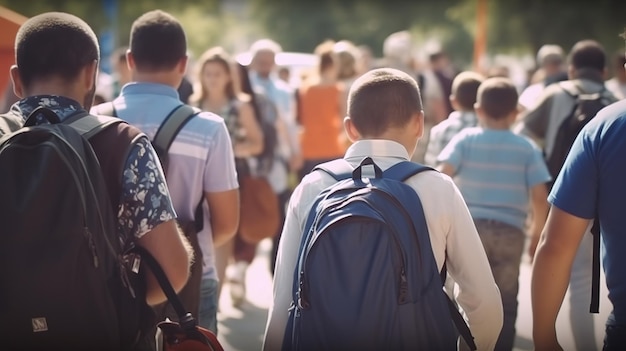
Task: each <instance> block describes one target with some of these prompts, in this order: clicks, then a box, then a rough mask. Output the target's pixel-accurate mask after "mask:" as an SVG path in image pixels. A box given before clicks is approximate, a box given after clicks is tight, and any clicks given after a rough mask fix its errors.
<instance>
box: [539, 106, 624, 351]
mask: <svg viewBox="0 0 626 351" xmlns="http://www.w3.org/2000/svg"><path fill="white" fill-rule="evenodd" d="M624 135H626V101H620V102H617V103H614V104H612V105H610V106H608V107H606V108H605V109H603V110H602V111H600V112H599V113H598V114H597V116H596V117H595V118H594V119H593V120H592V121H591V122H590V123H589V124H588V125H587V126H585V128H584V129H583V130H582V131H581V132H580V134H579V135H578V137H577V138H576V141H575V142H574V145H573V146H572V149H571V150H570V153H569V155H568V157H567V160H566V161H565V165H564V166H563V168H562V170H561V172H560V174H559V176H558V178H557V180H556V183H555V184H554V187H553V189H552V192H551V193H550V196H549V198H548V200H549V201H550V202H551V203H552V209H551V210H550V214H549V215H548V219H547V222H546V226H545V228H544V230H543V233H542V237H541V241H540V243H539V246H538V249H537V254H536V256H535V264H534V266H533V273H532V306H533V339H534V342H535V349H536V350H559V349H561V347H560V345H559V344H558V341H557V337H556V329H555V322H556V318H557V315H558V312H559V309H560V306H561V303H562V301H563V297H564V295H565V291H566V290H567V285H568V282H569V277H570V271H571V268H572V262H573V260H574V256H575V254H576V251H577V249H578V246H579V245H580V242H581V240H582V238H583V236H584V234H585V233H586V229H587V227H588V226H589V224H590V222H591V220H592V219H594V218H596V217H597V218H598V219H599V220H600V231H601V238H602V244H603V247H604V250H603V266H604V273H605V275H606V283H607V288H608V291H609V300H610V301H611V303H612V304H613V311H612V312H611V314H610V315H609V318H608V320H607V322H606V338H605V340H604V350H621V349H623V347H624V345H626V274H624V267H626V256H625V255H624V251H625V250H626V236H624V235H623V234H624V228H625V227H626V216H624V204H623V201H624V199H625V198H626V182H625V181H624V179H626V163H625V162H624V154H625V153H626V138H624Z"/></svg>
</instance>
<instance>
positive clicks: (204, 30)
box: [0, 0, 626, 66]
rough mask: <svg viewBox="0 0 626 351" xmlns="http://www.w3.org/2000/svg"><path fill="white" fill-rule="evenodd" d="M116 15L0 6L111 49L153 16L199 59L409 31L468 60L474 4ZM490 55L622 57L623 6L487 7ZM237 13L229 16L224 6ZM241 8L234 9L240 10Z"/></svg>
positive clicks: (80, 6)
mask: <svg viewBox="0 0 626 351" xmlns="http://www.w3.org/2000/svg"><path fill="white" fill-rule="evenodd" d="M117 1H118V16H117V18H116V19H114V20H111V19H107V18H106V15H105V13H104V11H103V1H102V0H0V5H2V6H6V7H8V8H10V9H12V10H14V11H16V12H19V13H21V14H23V15H25V16H33V15H36V14H38V13H41V12H45V11H53V10H54V11H65V12H70V13H73V14H75V15H77V16H79V17H81V18H83V19H85V20H86V21H87V22H88V23H89V24H90V25H91V26H92V27H93V28H94V30H95V31H96V33H102V32H103V31H104V30H106V29H107V28H110V29H113V30H114V38H115V44H116V45H117V46H120V45H125V44H127V43H128V34H129V32H130V27H131V24H132V22H133V20H134V19H135V18H137V17H138V16H140V15H141V14H142V13H144V12H146V11H148V10H152V9H156V8H161V9H163V10H166V11H168V12H170V13H172V14H173V15H175V16H176V17H177V18H179V19H180V21H181V23H182V24H183V26H184V28H185V30H186V32H187V37H188V45H189V48H190V51H192V53H193V54H194V55H195V56H198V55H200V54H201V53H202V52H203V51H204V50H206V49H208V48H209V47H211V46H215V45H221V46H224V47H225V48H226V50H228V51H229V52H232V53H237V52H240V51H244V50H246V49H247V48H248V46H249V45H250V43H252V42H253V41H254V40H256V39H259V38H262V37H270V38H273V39H275V40H276V41H277V42H279V43H280V44H281V45H282V46H283V48H284V49H285V50H288V51H303V52H312V51H313V49H314V48H315V46H316V45H317V44H319V43H321V42H322V41H324V40H326V39H334V40H341V39H348V40H351V41H353V42H355V43H356V44H359V45H368V46H369V47H370V48H371V49H372V50H373V52H374V54H376V55H380V54H381V53H382V44H383V41H384V39H385V38H386V37H387V36H388V35H389V34H391V33H393V32H396V31H400V30H410V31H411V33H412V34H413V37H414V38H415V44H416V45H417V47H423V46H424V45H425V44H426V43H428V42H430V41H432V40H435V41H438V42H440V43H441V44H442V45H443V46H444V48H445V49H446V50H447V51H448V52H449V53H450V54H451V56H452V57H453V58H454V57H456V58H459V59H457V63H458V64H459V66H464V65H469V64H470V63H471V59H472V51H473V41H474V34H475V27H476V4H477V1H478V0H436V1H435V0H386V1H381V0H315V1H313V0H176V1H172V0H117ZM487 3H488V10H489V21H488V44H487V48H488V50H489V53H490V54H496V53H515V54H530V55H534V53H535V52H536V50H537V49H538V48H539V47H540V46H541V45H543V44H544V43H555V44H559V45H561V46H562V47H563V48H564V49H565V50H568V49H569V48H570V47H571V46H572V45H573V44H574V43H575V42H576V41H578V40H580V39H596V40H598V41H600V42H601V43H602V44H603V45H605V47H606V48H607V52H609V53H612V52H614V51H616V50H618V49H623V45H624V43H623V41H622V40H621V39H620V38H619V36H618V35H619V33H621V32H622V31H623V30H624V28H626V17H624V14H626V1H624V0H593V1H588V0H487ZM233 6H234V7H237V9H235V10H232V8H231V11H228V8H229V7H233ZM242 8H243V9H246V8H247V11H243V12H242V10H241V9H242Z"/></svg>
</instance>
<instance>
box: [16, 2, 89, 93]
mask: <svg viewBox="0 0 626 351" xmlns="http://www.w3.org/2000/svg"><path fill="white" fill-rule="evenodd" d="M99 58H100V49H99V47H98V39H97V37H96V35H95V34H94V32H93V30H92V29H91V28H90V27H89V25H88V24H87V23H85V22H84V21H83V20H81V19H80V18H78V17H76V16H74V15H70V14H68V13H62V12H48V13H44V14H41V15H37V16H35V17H32V18H31V19H29V20H27V21H26V22H25V23H24V24H23V25H22V26H21V27H20V29H19V31H18V32H17V35H16V36H15V62H16V64H17V68H18V72H19V74H20V77H21V80H22V84H24V86H25V87H27V88H28V87H29V86H30V85H31V83H32V82H33V81H35V80H38V79H45V78H48V77H51V76H57V77H60V78H62V79H63V80H65V81H68V82H70V81H73V80H74V79H76V77H77V76H78V74H79V72H80V70H81V69H83V68H84V67H85V66H87V65H88V64H91V63H92V62H93V61H94V60H96V61H97V60H99Z"/></svg>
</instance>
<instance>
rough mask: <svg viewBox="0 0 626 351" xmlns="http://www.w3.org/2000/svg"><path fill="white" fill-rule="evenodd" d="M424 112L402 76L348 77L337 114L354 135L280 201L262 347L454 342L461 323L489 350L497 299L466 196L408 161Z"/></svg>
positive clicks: (498, 312)
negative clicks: (341, 153)
mask: <svg viewBox="0 0 626 351" xmlns="http://www.w3.org/2000/svg"><path fill="white" fill-rule="evenodd" d="M423 118H424V117H423V111H422V105H421V97H420V93H419V88H418V86H417V83H416V82H415V80H414V79H413V78H411V77H410V76H408V75H407V74H405V73H402V72H400V71H398V70H394V69H377V70H372V71H370V72H368V73H366V74H364V75H363V76H362V77H360V78H359V79H358V80H357V81H355V83H354V84H353V86H352V88H351V90H350V94H349V98H348V117H346V118H345V120H344V127H345V129H346V132H347V134H348V136H349V138H350V139H351V140H352V141H353V142H354V143H353V145H352V146H351V147H350V148H349V149H348V151H347V152H346V155H345V157H344V158H343V159H338V160H335V161H331V162H329V163H325V164H322V165H319V166H318V167H317V168H316V169H315V170H314V171H312V172H311V173H310V174H308V175H307V176H306V177H304V179H303V180H302V182H301V183H300V185H298V187H297V188H296V189H295V191H294V193H293V195H292V197H291V200H290V202H289V207H288V210H287V217H286V222H285V225H284V228H283V233H282V236H281V241H280V245H279V249H278V257H277V262H276V267H275V276H274V286H273V288H274V294H273V304H272V306H271V308H270V311H269V318H268V324H267V329H266V333H265V340H264V350H280V349H285V350H291V349H294V350H295V349H298V350H303V349H307V350H308V349H326V350H335V349H336V350H340V349H359V348H360V349H389V350H409V349H410V350H414V349H424V350H454V349H457V336H458V335H459V333H460V334H461V335H462V336H463V337H464V338H466V342H467V344H468V345H470V347H471V346H473V345H472V344H474V343H475V347H476V348H477V349H478V350H491V349H493V348H494V346H495V343H496V340H497V338H498V335H499V333H500V329H501V326H502V305H501V302H500V295H499V291H498V288H497V286H496V285H495V282H494V279H493V276H492V274H491V271H490V269H489V263H488V261H487V257H486V255H485V251H484V249H483V247H482V244H481V242H480V238H479V237H478V234H477V232H476V229H475V227H474V224H473V222H472V218H471V216H470V214H469V211H468V209H467V206H466V205H465V202H464V201H463V198H462V196H461V194H460V192H459V190H458V189H457V188H456V186H455V185H454V183H453V182H452V180H451V179H450V178H449V177H447V176H445V175H443V174H441V173H439V172H437V171H435V170H433V169H430V168H427V167H424V166H421V165H418V164H415V163H412V162H409V161H408V160H410V157H411V154H412V153H413V152H414V150H415V146H416V144H417V141H418V140H419V138H420V137H421V136H422V133H423V123H424V120H423ZM418 173H419V174H418ZM446 271H447V272H448V273H449V274H450V276H452V277H453V278H454V280H455V281H456V282H457V283H458V285H459V291H458V296H457V299H456V301H457V302H458V304H459V305H460V307H461V308H462V309H463V310H464V312H465V317H466V320H467V325H469V330H467V329H463V326H465V328H467V325H466V324H465V320H464V318H462V317H461V315H460V314H459V313H458V310H457V309H456V308H455V307H454V306H455V305H454V304H453V303H452V302H451V301H450V300H448V297H447V295H446V294H445V292H444V289H443V282H442V279H441V277H442V276H444V277H445V274H446ZM455 319H456V320H455ZM455 326H456V327H457V329H458V330H455ZM470 331H471V333H470ZM470 334H471V335H470ZM472 335H473V338H472Z"/></svg>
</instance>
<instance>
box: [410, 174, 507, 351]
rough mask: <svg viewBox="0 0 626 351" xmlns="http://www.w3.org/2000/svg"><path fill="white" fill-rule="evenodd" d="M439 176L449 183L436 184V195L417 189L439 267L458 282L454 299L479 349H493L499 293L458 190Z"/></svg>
mask: <svg viewBox="0 0 626 351" xmlns="http://www.w3.org/2000/svg"><path fill="white" fill-rule="evenodd" d="M438 176H441V177H445V178H447V182H448V186H446V187H443V188H442V187H435V189H439V191H437V192H438V194H433V192H432V191H431V192H428V194H423V193H424V191H419V193H420V198H421V199H422V203H423V205H424V212H425V215H426V221H427V223H428V228H429V233H430V237H431V243H432V246H433V252H434V253H435V257H436V259H437V265H438V267H439V269H441V267H442V266H443V262H444V260H445V262H446V265H447V269H448V273H449V275H450V276H451V277H452V278H453V279H454V281H456V283H457V284H458V287H459V290H458V296H457V302H458V303H459V305H460V306H461V308H462V309H463V311H464V312H465V314H466V317H467V320H468V325H469V328H470V330H471V332H472V335H473V336H474V341H475V342H476V346H477V348H478V350H493V349H494V348H495V344H496V341H497V340H498V336H499V335H500V330H501V329H502V322H503V310H502V302H501V297H500V292H499V290H498V287H497V285H496V283H495V280H494V278H493V274H492V273H491V267H490V266H489V261H488V260H487V255H486V253H485V250H484V248H483V245H482V242H481V240H480V237H479V236H478V232H477V231H476V227H475V225H474V221H473V220H472V217H471V214H470V212H469V210H468V208H467V205H466V204H465V201H464V200H463V197H462V195H461V192H460V191H459V189H458V188H457V187H456V185H455V184H454V183H453V182H452V180H451V179H450V178H449V177H447V176H445V175H438ZM424 178H426V177H421V179H422V180H424ZM418 179H419V178H418ZM420 188H422V189H423V185H422V186H421V187H420ZM432 188H433V187H431V189H432ZM435 196H436V198H435Z"/></svg>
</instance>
